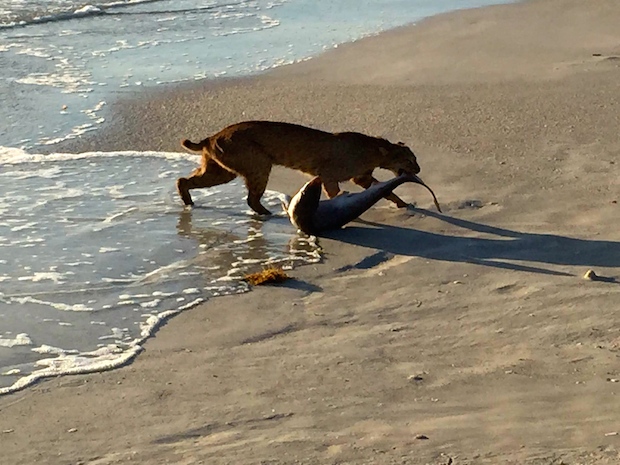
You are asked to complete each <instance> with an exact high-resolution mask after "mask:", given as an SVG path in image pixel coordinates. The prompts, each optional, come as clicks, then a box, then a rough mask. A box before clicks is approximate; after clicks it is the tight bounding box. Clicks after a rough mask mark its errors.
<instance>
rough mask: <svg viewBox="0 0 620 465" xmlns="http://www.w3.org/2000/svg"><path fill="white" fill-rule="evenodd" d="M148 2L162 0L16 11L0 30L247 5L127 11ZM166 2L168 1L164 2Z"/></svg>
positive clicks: (235, 5) (132, 0)
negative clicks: (92, 18) (112, 16)
mask: <svg viewBox="0 0 620 465" xmlns="http://www.w3.org/2000/svg"><path fill="white" fill-rule="evenodd" d="M149 3H164V2H162V0H128V1H112V2H109V3H98V4H87V5H84V6H82V7H81V8H77V9H74V8H64V9H58V10H56V11H53V12H43V13H48V14H42V12H41V11H38V10H30V11H22V12H19V13H17V17H11V15H8V17H9V20H8V21H7V22H4V23H0V30H2V29H4V30H7V29H14V28H21V27H25V26H30V25H34V24H44V23H54V22H62V21H72V20H75V19H81V18H86V17H93V16H101V15H129V14H132V15H151V14H158V15H161V14H179V13H201V12H206V11H212V10H217V9H220V8H224V9H229V8H234V7H242V8H243V7H247V2H245V1H240V2H230V3H223V4H222V3H220V4H216V5H205V6H200V7H194V8H179V9H174V8H162V9H153V10H144V11H127V8H135V7H136V6H139V5H145V4H149ZM165 3H168V2H165Z"/></svg>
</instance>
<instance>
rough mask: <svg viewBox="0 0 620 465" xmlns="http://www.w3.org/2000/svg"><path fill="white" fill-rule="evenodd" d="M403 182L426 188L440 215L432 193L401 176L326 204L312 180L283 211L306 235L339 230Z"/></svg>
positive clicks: (415, 179)
mask: <svg viewBox="0 0 620 465" xmlns="http://www.w3.org/2000/svg"><path fill="white" fill-rule="evenodd" d="M406 182H414V183H416V184H421V185H422V186H424V187H426V188H427V189H428V190H429V191H430V192H431V194H432V195H433V200H434V201H435V206H436V207H437V209H438V210H439V211H440V212H441V208H439V203H438V202H437V198H436V197H435V194H434V193H433V191H432V190H431V189H430V188H429V187H428V186H427V185H426V184H424V181H422V180H421V179H420V178H419V177H418V176H416V175H415V174H401V175H400V176H397V177H395V178H393V179H390V180H389V181H385V182H379V183H376V184H373V185H372V186H370V187H369V188H368V189H366V190H364V191H362V192H356V193H344V194H340V195H338V196H336V197H334V198H332V199H329V200H320V199H321V188H322V182H321V179H320V178H319V177H315V178H313V179H311V180H310V181H308V182H307V183H306V184H304V185H303V187H302V188H301V189H299V191H298V192H297V193H296V194H295V195H294V196H293V198H292V199H291V200H290V202H289V203H288V205H286V204H284V209H285V211H286V213H287V214H288V217H289V219H290V220H291V223H293V225H294V226H296V227H297V228H298V229H300V230H301V231H303V232H304V233H306V234H309V235H314V236H317V235H320V234H321V232H323V231H330V230H334V229H339V228H341V227H342V226H344V225H345V224H347V223H349V222H351V221H353V220H354V219H356V218H357V217H359V216H360V215H361V214H362V213H364V212H365V211H366V210H368V209H369V208H370V207H372V206H373V205H374V204H376V203H377V202H378V201H379V200H381V199H382V198H383V197H385V196H386V195H388V194H390V193H391V192H392V191H393V190H394V189H396V188H397V187H398V186H400V185H401V184H403V183H406Z"/></svg>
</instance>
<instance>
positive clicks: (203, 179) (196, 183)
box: [177, 159, 237, 205]
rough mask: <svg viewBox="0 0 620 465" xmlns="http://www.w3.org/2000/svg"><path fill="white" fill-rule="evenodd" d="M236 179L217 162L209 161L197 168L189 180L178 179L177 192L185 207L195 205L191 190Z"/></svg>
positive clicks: (233, 174)
mask: <svg viewBox="0 0 620 465" xmlns="http://www.w3.org/2000/svg"><path fill="white" fill-rule="evenodd" d="M236 177H237V175H236V174H235V173H233V172H231V171H228V170H226V169H224V168H222V167H221V166H220V165H219V164H218V163H216V162H215V160H211V159H207V161H206V163H205V164H204V166H201V167H200V168H196V169H195V170H194V171H192V174H191V175H190V176H189V177H188V178H179V179H177V191H178V192H179V195H180V196H181V199H182V200H183V203H184V204H185V205H194V201H193V200H192V196H191V195H190V193H189V191H190V189H198V188H201V187H213V186H219V185H220V184H226V183H227V182H230V181H232V180H233V179H235V178H236Z"/></svg>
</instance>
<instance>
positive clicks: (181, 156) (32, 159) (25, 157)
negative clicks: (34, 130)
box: [0, 146, 197, 165]
mask: <svg viewBox="0 0 620 465" xmlns="http://www.w3.org/2000/svg"><path fill="white" fill-rule="evenodd" d="M114 157H134V158H142V157H146V158H164V159H167V160H191V161H193V162H195V161H196V160H197V156H196V154H191V153H183V152H154V151H146V152H138V151H129V150H128V151H118V152H82V153H51V154H49V155H43V154H37V153H28V152H26V151H25V150H23V149H20V148H15V147H4V146H0V164H1V165H20V164H25V163H45V162H60V161H73V160H82V159H85V158H114Z"/></svg>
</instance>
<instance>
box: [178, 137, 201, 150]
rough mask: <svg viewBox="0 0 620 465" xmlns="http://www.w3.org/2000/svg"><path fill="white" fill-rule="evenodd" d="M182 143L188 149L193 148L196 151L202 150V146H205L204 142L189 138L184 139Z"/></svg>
mask: <svg viewBox="0 0 620 465" xmlns="http://www.w3.org/2000/svg"><path fill="white" fill-rule="evenodd" d="M181 145H182V146H183V147H185V148H186V149H189V150H192V151H194V152H202V148H203V147H204V145H203V144H202V142H198V143H197V144H196V143H194V142H192V141H191V140H189V139H184V140H183V141H182V142H181Z"/></svg>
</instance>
